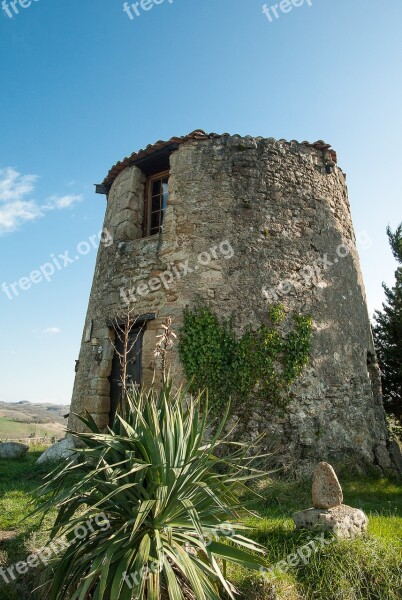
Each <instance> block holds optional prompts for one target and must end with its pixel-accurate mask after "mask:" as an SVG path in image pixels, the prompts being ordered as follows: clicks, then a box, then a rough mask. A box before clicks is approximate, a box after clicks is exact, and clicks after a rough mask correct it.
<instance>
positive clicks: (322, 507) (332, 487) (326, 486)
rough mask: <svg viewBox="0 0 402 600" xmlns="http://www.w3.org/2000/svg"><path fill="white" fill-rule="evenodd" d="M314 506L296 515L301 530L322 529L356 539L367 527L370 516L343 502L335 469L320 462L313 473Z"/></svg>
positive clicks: (296, 521)
mask: <svg viewBox="0 0 402 600" xmlns="http://www.w3.org/2000/svg"><path fill="white" fill-rule="evenodd" d="M312 496H313V508H308V509H307V510H302V511H300V512H297V513H295V514H294V515H293V521H294V522H295V525H296V527H297V528H298V529H320V530H324V531H330V532H332V533H333V534H334V535H335V536H336V537H338V538H354V537H358V536H361V535H363V534H364V533H365V532H366V530H367V523H368V520H367V517H366V515H365V514H364V512H363V511H362V510H359V509H357V508H352V507H351V506H347V505H346V504H342V502H343V493H342V488H341V486H340V483H339V481H338V478H337V476H336V473H335V471H334V469H333V468H332V467H331V465H330V464H328V463H326V462H321V463H319V464H318V465H317V467H316V468H315V470H314V473H313V487H312Z"/></svg>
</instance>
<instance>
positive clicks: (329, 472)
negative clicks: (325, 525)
mask: <svg viewBox="0 0 402 600" xmlns="http://www.w3.org/2000/svg"><path fill="white" fill-rule="evenodd" d="M312 496H313V506H314V508H333V507H334V506H339V505H341V504H342V502H343V493H342V488H341V486H340V483H339V481H338V478H337V476H336V473H335V471H334V469H333V468H332V467H331V465H330V464H329V463H326V462H320V463H319V464H318V465H317V466H316V468H315V469H314V473H313V488H312Z"/></svg>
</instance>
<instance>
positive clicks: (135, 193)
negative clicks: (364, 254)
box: [70, 131, 391, 469]
mask: <svg viewBox="0 0 402 600" xmlns="http://www.w3.org/2000/svg"><path fill="white" fill-rule="evenodd" d="M97 191H98V192H99V193H101V194H106V195H107V208H106V216H105V222H104V227H105V228H107V230H108V233H109V234H110V235H111V236H113V244H111V245H108V246H107V247H106V246H102V245H101V247H100V248H99V253H98V258H97V263H96V269H95V275H94V280H93V285H92V291H91V296H90V300H89V307H88V313H87V319H86V323H85V327H84V335H83V339H82V344H81V351H80V356H79V363H78V368H77V375H76V380H75V386H74V392H73V399H72V413H82V412H83V411H84V409H87V410H88V411H89V412H90V413H91V414H92V415H93V416H94V418H95V419H96V421H97V422H98V424H99V425H100V426H106V425H107V424H108V423H109V421H110V418H111V414H112V413H113V411H114V409H115V405H116V394H118V389H117V386H118V371H119V368H118V364H117V362H116V357H115V356H114V348H113V345H112V343H111V341H110V340H111V339H113V338H114V336H115V333H114V328H113V323H112V320H113V319H114V318H116V317H119V316H120V315H121V314H122V313H123V312H124V307H125V299H127V298H131V302H132V303H134V305H135V307H136V308H135V312H136V314H137V316H138V317H139V319H138V322H137V324H136V327H138V328H139V331H140V335H139V336H138V339H137V341H136V353H137V360H136V361H135V363H134V364H133V366H132V367H131V369H130V372H129V374H128V375H129V377H130V378H131V381H133V382H135V383H137V384H148V383H150V381H151V379H152V376H153V371H154V361H155V358H154V346H155V338H156V335H157V334H158V333H159V332H160V326H161V323H162V322H163V320H164V319H165V318H166V316H168V315H170V316H171V317H172V318H173V322H174V327H175V329H176V330H178V329H179V328H180V325H181V323H182V317H183V309H184V307H186V306H193V305H194V303H195V302H196V301H197V299H202V300H203V301H204V302H205V303H206V304H207V305H208V306H209V307H210V308H211V309H213V310H214V311H215V312H216V313H218V314H219V315H221V316H222V317H228V316H229V315H231V314H235V315H236V320H237V322H238V324H239V330H241V329H242V327H245V326H246V325H248V324H250V323H252V324H254V325H255V326H258V325H259V324H261V323H264V322H265V320H266V315H267V306H268V305H269V303H270V302H274V301H278V298H279V301H280V302H281V303H283V305H284V306H285V308H286V309H287V310H288V311H293V310H295V311H297V312H299V313H302V314H310V315H311V316H312V318H313V322H314V332H313V348H312V356H311V361H310V363H309V365H308V367H307V368H306V369H305V371H304V373H303V376H302V377H301V379H300V380H299V381H298V382H297V384H295V385H294V389H293V393H292V401H291V402H290V404H289V407H288V409H287V412H286V415H285V416H283V415H282V417H281V418H277V417H275V418H274V419H273V417H272V412H271V411H270V406H269V398H267V402H266V404H259V405H256V406H255V412H254V414H253V415H252V417H251V420H250V423H249V424H248V427H249V430H250V433H251V434H252V435H254V433H255V432H257V431H266V432H267V439H268V440H270V439H276V440H279V441H280V442H281V443H282V451H281V452H280V453H279V455H280V456H281V457H282V459H283V462H284V463H286V464H289V461H293V462H294V463H297V465H298V467H299V468H303V467H306V468H308V467H309V465H311V463H312V462H313V461H316V460H329V461H334V462H336V461H337V460H342V461H345V460H350V461H351V462H353V463H356V462H357V463H369V464H374V465H379V466H381V467H382V468H385V469H387V468H390V467H391V462H390V455H389V451H388V447H387V428H386V424H385V417H384V411H383V406H382V400H381V390H380V383H379V372H378V366H377V362H376V358H375V351H374V347H373V341H372V336H371V330H370V323H369V318H368V313H367V307H366V300H365V293H364V287H363V282H362V277H361V272H360V267H359V259H358V254H357V250H356V245H355V236H354V232H353V225H352V221H351V215H350V209H349V203H348V197H347V188H346V183H345V175H344V174H343V172H342V171H341V169H340V168H339V167H338V166H337V164H336V154H335V152H334V151H333V150H332V149H331V148H330V146H328V145H327V144H325V143H324V142H317V143H314V144H309V143H307V142H303V143H298V142H296V141H292V142H286V141H284V140H279V141H277V140H274V139H272V138H268V139H265V138H262V137H257V138H253V137H248V136H247V137H241V136H238V135H233V136H231V135H229V134H223V135H217V134H206V133H204V132H203V131H195V132H193V133H191V134H189V135H187V136H184V137H178V138H172V139H171V140H169V141H167V142H157V143H156V144H154V145H151V146H148V147H147V148H146V149H145V150H140V151H139V152H138V153H135V154H133V155H131V156H130V157H129V158H126V159H124V160H123V161H122V162H119V163H117V164H116V165H115V166H114V167H113V168H112V169H111V171H110V172H109V174H108V175H107V177H106V178H105V180H104V181H103V183H102V184H100V185H98V186H97ZM208 257H209V258H208ZM137 333H138V332H132V334H131V335H132V336H134V335H137ZM133 339H134V338H133ZM173 372H174V374H175V376H176V378H177V379H180V378H181V377H182V376H183V371H182V368H181V366H180V363H179V358H178V356H177V353H173ZM78 426H79V425H78V424H77V420H76V418H75V417H74V416H73V414H72V415H71V417H70V427H73V428H74V427H78Z"/></svg>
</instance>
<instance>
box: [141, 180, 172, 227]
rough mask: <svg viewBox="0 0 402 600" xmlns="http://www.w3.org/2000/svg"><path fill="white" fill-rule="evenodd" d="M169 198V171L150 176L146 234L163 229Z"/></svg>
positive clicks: (147, 192)
mask: <svg viewBox="0 0 402 600" xmlns="http://www.w3.org/2000/svg"><path fill="white" fill-rule="evenodd" d="M168 198H169V171H165V172H163V173H157V174H156V175H152V177H148V179H147V188H146V212H145V215H146V219H145V235H146V236H148V235H157V234H159V233H160V232H161V231H162V228H163V218H164V216H165V210H166V206H167V203H168Z"/></svg>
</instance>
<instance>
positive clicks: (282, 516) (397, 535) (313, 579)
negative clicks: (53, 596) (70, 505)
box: [0, 448, 402, 600]
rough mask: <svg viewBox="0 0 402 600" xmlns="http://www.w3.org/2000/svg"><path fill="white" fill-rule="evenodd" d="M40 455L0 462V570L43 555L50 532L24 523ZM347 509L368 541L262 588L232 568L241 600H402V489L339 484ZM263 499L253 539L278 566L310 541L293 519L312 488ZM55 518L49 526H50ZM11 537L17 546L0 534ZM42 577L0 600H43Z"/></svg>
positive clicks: (369, 482) (283, 488) (266, 491)
mask: <svg viewBox="0 0 402 600" xmlns="http://www.w3.org/2000/svg"><path fill="white" fill-rule="evenodd" d="M39 454H40V451H39V450H38V449H37V448H33V449H31V450H30V452H29V453H28V455H27V457H26V458H25V459H23V460H21V461H1V460H0V564H3V566H9V565H11V564H14V563H15V562H16V561H18V560H24V559H25V558H26V557H27V556H28V555H29V554H31V552H32V549H33V548H34V547H35V548H40V547H41V546H42V545H43V544H44V542H45V540H46V531H45V528H44V527H42V528H41V529H38V518H28V519H27V520H25V521H22V520H21V519H23V518H24V517H26V516H27V515H28V514H29V512H30V510H31V506H30V505H29V502H30V501H31V500H32V499H33V497H34V490H35V488H37V486H38V485H39V484H40V482H41V479H42V477H43V476H44V474H45V473H46V470H45V469H44V468H43V467H42V468H39V467H38V466H37V465H36V464H35V463H36V460H37V458H38V456H39ZM341 483H342V485H343V488H344V494H345V503H346V504H349V505H351V506H355V507H356V508H361V509H363V510H364V511H365V512H366V514H367V515H368V517H369V533H368V536H367V537H366V538H363V539H359V540H354V541H341V542H340V541H334V542H333V543H331V544H330V545H327V546H326V547H325V548H322V550H319V551H317V553H315V554H312V556H311V557H310V560H309V562H308V563H307V564H303V563H301V564H300V565H298V566H295V567H294V568H291V569H290V570H289V571H288V572H287V573H286V574H283V573H281V572H278V571H276V572H275V574H276V578H275V579H273V580H271V582H270V583H268V584H265V583H264V582H263V579H262V578H261V577H260V576H258V575H250V573H249V572H246V571H242V570H240V569H237V568H233V567H232V568H228V575H229V576H230V578H231V580H232V581H233V583H234V584H235V585H236V587H237V588H238V590H239V591H240V595H239V600H272V599H273V598H274V597H273V596H272V587H274V589H275V590H276V594H277V597H278V598H279V599H280V600H400V599H401V598H402V575H401V573H402V485H401V484H398V483H395V482H392V481H390V480H388V479H378V478H375V477H361V476H360V477H357V478H356V479H352V478H350V476H349V477H348V478H346V479H342V478H341ZM259 493H260V495H261V499H260V500H259V501H258V502H256V503H254V505H253V507H252V508H253V509H254V510H255V511H256V512H257V513H258V515H259V516H260V517H262V518H261V519H252V520H251V521H250V523H249V524H250V525H252V526H253V527H254V531H253V534H252V536H251V537H255V539H257V540H258V541H259V542H261V543H263V544H264V545H265V546H266V547H267V549H268V554H267V564H268V565H274V564H276V563H277V562H278V561H280V560H283V559H285V558H286V557H287V556H288V555H289V554H292V553H294V552H295V551H296V550H297V549H298V548H300V547H301V546H303V545H304V544H305V543H306V542H307V541H309V540H310V539H311V537H314V536H311V534H310V533H309V532H297V531H295V529H294V525H293V521H292V519H291V515H292V513H293V512H295V511H297V510H301V509H303V508H307V507H309V506H310V505H311V499H310V483H309V482H305V483H300V482H298V483H295V482H278V481H277V482H273V483H270V484H268V482H264V484H263V485H261V486H260V489H259ZM50 520H51V517H49V519H47V525H49V524H50ZM11 530H13V531H14V532H15V534H16V537H15V538H14V539H13V540H8V541H7V540H5V541H4V540H3V541H2V534H4V532H10V531H11ZM39 570H40V569H36V570H35V569H33V570H31V572H30V573H29V574H28V575H27V576H20V577H19V579H18V581H17V582H16V583H15V584H14V585H5V583H3V580H2V579H1V577H0V600H25V599H27V600H29V599H32V600H39V598H40V596H39V594H38V593H37V592H34V593H33V592H32V590H33V589H34V587H35V585H36V580H35V577H37V576H38V572H39Z"/></svg>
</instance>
